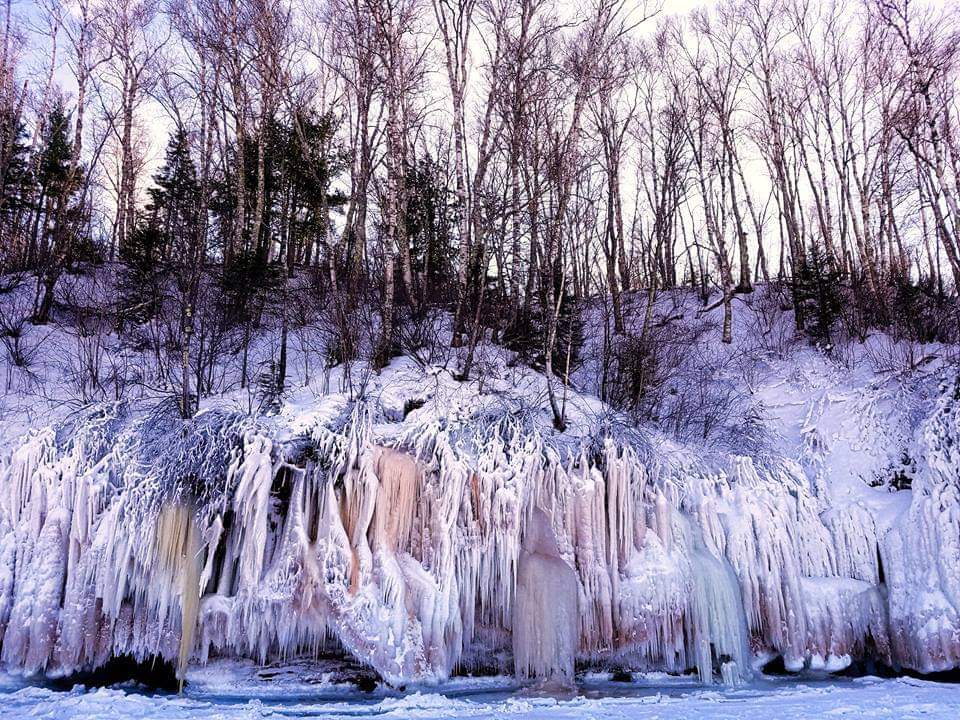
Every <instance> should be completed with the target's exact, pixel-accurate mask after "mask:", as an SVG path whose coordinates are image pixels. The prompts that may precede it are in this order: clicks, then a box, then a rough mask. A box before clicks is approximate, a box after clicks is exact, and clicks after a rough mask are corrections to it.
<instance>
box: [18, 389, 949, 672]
mask: <svg viewBox="0 0 960 720" xmlns="http://www.w3.org/2000/svg"><path fill="white" fill-rule="evenodd" d="M949 395H950V393H947V394H946V395H945V398H947V397H948V396H949ZM955 405H956V403H955V402H951V401H949V400H948V399H944V400H943V402H942V403H941V406H940V408H939V410H938V411H937V412H936V413H934V415H932V416H931V417H930V418H929V419H928V421H927V424H926V425H925V426H924V427H923V429H922V431H921V432H920V433H919V435H918V437H919V440H918V443H919V444H920V445H921V446H922V448H921V449H920V450H919V451H918V452H917V455H918V456H922V457H925V458H928V461H927V463H926V465H925V468H924V471H923V472H922V473H921V474H920V475H919V476H918V478H917V480H916V482H915V489H914V496H913V501H912V504H911V505H910V509H909V522H907V521H903V522H900V523H893V524H891V523H889V522H887V523H882V522H880V521H879V520H877V519H876V518H875V517H874V516H873V515H871V513H870V511H869V509H868V508H866V507H864V506H860V505H857V504H852V503H847V504H844V505H842V506H837V507H833V506H831V505H829V503H828V502H827V500H826V499H825V498H824V497H823V496H821V495H820V494H818V492H817V488H816V487H815V486H814V483H812V482H811V481H810V480H808V478H807V476H806V475H805V474H804V472H805V471H804V470H803V469H802V467H801V466H799V465H797V464H796V463H794V462H792V461H790V460H787V459H783V458H776V457H768V456H761V457H745V456H737V455H701V454H699V453H696V452H691V451H689V450H686V449H684V448H682V447H678V446H676V445H673V444H671V443H670V442H669V441H667V440H665V439H663V438H653V439H651V438H645V437H641V436H639V435H626V436H618V435H616V434H609V435H607V436H606V437H605V439H603V440H599V441H596V442H591V441H589V440H587V439H586V438H583V439H578V440H575V441H573V442H570V441H564V440H563V439H562V438H560V439H555V438H552V437H550V436H544V435H541V434H540V432H538V430H537V428H536V427H535V426H532V425H531V424H530V423H529V422H527V421H526V420H524V419H523V418H522V417H518V416H514V415H511V414H510V413H503V412H501V413H498V414H497V413H487V414H478V415H474V416H471V417H466V418H460V419H459V420H456V421H455V420H452V419H450V418H448V417H446V416H445V415H444V414H443V412H442V409H441V408H425V409H424V411H419V412H418V413H416V414H415V415H416V417H413V418H410V419H406V420H404V421H403V422H402V423H393V424H390V425H388V426H386V427H385V426H382V425H381V426H378V425H376V424H375V423H374V420H373V418H374V416H375V413H374V412H372V411H371V409H370V407H369V406H367V405H365V404H363V403H358V404H356V405H355V406H354V407H353V408H352V409H350V410H345V409H344V408H342V407H340V406H338V407H339V408H340V410H344V412H340V410H338V412H336V413H333V412H331V413H319V415H318V416H319V417H321V418H322V420H321V421H318V422H317V424H316V425H315V426H313V427H311V428H308V429H307V430H306V431H303V432H302V433H301V434H299V435H295V436H291V434H290V433H289V431H288V429H287V428H285V427H283V426H282V425H280V424H279V422H280V421H277V423H278V424H275V425H269V424H264V423H255V422H253V421H251V420H250V419H247V418H242V417H240V416H238V415H234V414H230V413H220V414H217V413H205V414H201V415H200V416H198V417H197V418H196V419H195V420H193V421H191V422H190V423H182V422H181V421H179V420H177V419H167V418H158V417H155V416H150V415H136V414H132V413H126V412H125V411H123V410H122V409H121V408H114V409H113V410H104V411H102V412H100V413H99V414H98V413H97V412H92V413H91V414H89V415H88V416H85V417H83V418H80V419H77V420H76V421H74V422H73V424H72V425H71V426H70V428H69V429H61V430H60V431H59V432H56V431H52V430H48V431H42V432H37V433H35V434H34V435H33V436H31V437H30V438H28V439H27V440H26V441H25V442H24V443H23V444H22V445H21V446H20V447H18V448H16V449H15V450H14V451H13V452H12V453H11V454H10V455H9V456H8V457H7V459H6V460H5V461H4V464H3V465H2V466H0V643H2V659H3V661H4V663H5V664H6V665H7V666H8V667H11V668H19V669H21V670H22V671H24V672H26V673H37V672H43V673H46V674H49V675H57V674H68V673H70V672H73V671H75V670H78V669H84V668H90V667H95V666H97V665H100V664H103V663H104V662H106V661H107V660H108V659H109V658H110V657H111V656H113V655H119V654H128V655H132V656H133V657H135V658H138V659H148V658H151V657H154V656H160V657H164V658H166V659H169V660H171V661H172V662H175V663H177V665H178V667H179V668H180V670H181V674H182V671H183V666H184V663H185V662H186V661H188V660H189V661H190V662H206V660H207V659H209V658H211V657H214V656H217V655H227V656H239V657H250V658H253V659H255V660H256V661H258V662H266V661H268V660H270V659H272V658H277V657H292V656H296V655H303V654H307V655H309V654H313V653H318V652H321V651H324V650H325V649H336V650H340V651H345V652H348V653H349V654H351V655H352V656H353V657H355V658H356V659H357V660H359V661H361V662H363V663H366V664H368V665H369V666H371V667H373V668H374V669H376V671H377V672H378V673H380V675H381V676H382V677H383V678H384V679H385V680H387V681H388V682H392V683H396V684H400V683H404V682H408V681H411V680H417V681H421V682H436V681H440V680H443V679H444V678H446V677H448V676H449V675H450V674H451V673H454V672H456V671H457V670H458V668H467V669H469V668H476V667H484V668H487V667H494V668H496V669H500V670H509V669H510V668H513V669H514V670H515V672H517V674H518V675H520V676H536V677H546V678H552V679H555V680H561V681H569V679H570V678H571V677H572V674H573V672H574V669H575V667H576V665H577V664H578V663H587V664H591V665H594V666H596V665H601V666H602V665H604V664H607V665H616V666H617V667H621V668H628V669H637V670H650V669H663V670H669V671H685V670H691V669H694V670H696V671H697V672H698V674H699V676H700V678H701V679H702V680H703V681H705V682H710V681H713V680H714V679H715V678H717V677H718V676H719V678H721V679H722V680H724V681H726V682H736V681H737V679H738V678H739V677H740V676H742V675H743V674H746V673H748V672H749V671H750V665H751V651H753V652H756V653H762V654H763V655H764V656H769V655H770V654H780V655H782V656H783V658H784V663H785V665H786V666H787V667H788V668H791V669H799V668H801V667H803V666H812V667H839V666H841V665H843V664H844V663H847V662H850V661H851V660H852V659H854V658H857V657H865V656H871V657H876V658H878V659H880V660H883V661H884V662H890V663H892V664H897V663H899V664H902V665H905V666H908V667H913V668H917V669H924V670H926V669H943V668H946V667H953V666H956V665H957V664H960V648H958V643H957V641H956V637H957V629H958V628H960V620H958V613H957V608H958V607H960V578H958V572H960V571H958V570H957V567H958V559H960V539H958V538H960V532H958V528H960V490H958V480H957V474H956V473H957V467H958V464H960V458H957V456H956V447H958V442H957V438H958V437H960V432H958V428H957V411H956V409H955ZM426 410H429V412H426ZM418 418H419V419H418ZM158 438H162V440H161V439H158ZM824 442H826V439H824ZM161 448H162V450H161ZM151 528H154V529H155V531H154V532H150V529H151ZM877 549H879V551H877ZM878 556H879V560H878ZM881 563H882V570H881Z"/></svg>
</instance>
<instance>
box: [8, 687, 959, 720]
mask: <svg viewBox="0 0 960 720" xmlns="http://www.w3.org/2000/svg"><path fill="white" fill-rule="evenodd" d="M664 680H665V679H664V678H656V677H654V678H651V679H650V680H647V681H642V680H641V681H639V682H634V683H610V682H603V681H593V682H591V681H587V682H585V683H583V684H582V685H581V686H580V687H579V690H578V694H577V695H576V696H575V697H572V698H569V699H558V698H553V697H549V696H539V697H538V696H536V695H535V694H531V693H529V692H525V691H517V690H514V689H513V688H512V687H511V681H510V680H509V679H506V678H499V679H498V678H486V679H483V680H459V681H451V684H450V685H449V686H447V688H446V690H445V692H443V693H442V694H441V693H437V692H425V691H421V692H417V691H412V692H409V693H406V694H390V695H384V694H382V693H380V694H378V693H372V694H371V695H369V696H367V695H364V696H359V695H358V694H357V693H356V692H355V691H352V692H351V691H342V690H338V689H337V688H335V687H334V688H326V687H320V688H317V687H316V686H315V687H314V688H313V689H312V692H309V693H305V692H304V690H303V689H302V688H301V687H299V686H297V685H294V686H292V687H286V686H283V687H279V688H276V689H274V690H273V691H272V692H266V691H264V690H263V689H262V688H260V690H259V691H257V690H256V689H253V688H250V687H248V686H243V685H241V686H239V687H235V688H234V689H233V692H231V691H230V688H228V687H223V686H222V685H220V686H218V687H217V688H216V689H210V688H208V687H205V686H199V687H197V688H192V687H189V688H188V689H187V690H186V692H185V694H184V695H183V696H176V695H151V694H142V693H141V692H139V691H138V690H137V689H136V688H129V687H122V688H118V687H114V688H100V689H92V690H86V689H84V688H82V687H75V688H73V689H72V690H69V691H56V690H51V689H49V688H44V687H36V686H26V687H22V686H20V685H19V684H18V681H16V680H15V679H11V678H3V679H2V680H0V716H2V717H4V718H5V719H7V718H9V719H10V720H16V719H19V718H49V719H50V720H68V719H70V720H81V719H90V720H94V719H96V720H101V719H103V720H106V719H107V718H137V719H138V720H149V719H150V718H162V719H163V720H188V719H190V720H192V719H194V718H205V719H208V718H209V719H214V718H215V719H218V720H219V719H223V720H232V719H234V718H237V719H239V718H266V717H276V718H283V717H287V718H294V717H310V718H320V719H323V718H329V719H330V720H336V719H339V718H364V717H377V718H417V719H419V720H430V719H432V718H437V719H439V718H473V719H475V720H487V719H489V720H493V719H494V718H496V719H498V720H499V719H500V718H510V719H512V720H524V719H527V718H529V719H531V720H532V719H534V718H537V719H543V720H549V719H552V718H557V719H559V718H577V720H592V719H598V720H599V719H600V718H604V719H610V720H614V719H617V718H622V719H623V720H639V719H643V718H650V719H651V720H653V719H660V718H671V719H673V718H678V719H679V718H682V719H684V720H688V719H689V720H694V719H696V720H739V719H740V718H744V719H749V720H767V719H770V720H784V719H788V720H808V719H809V720H823V719H824V718H845V717H848V718H867V719H878V720H879V719H883V720H913V719H920V718H923V719H924V720H955V719H956V718H957V717H960V686H957V685H946V684H941V683H935V682H928V681H923V680H915V679H911V678H900V679H895V680H881V679H878V678H872V677H867V678H860V679H856V680H849V679H830V680H807V681H796V680H759V681H756V682H754V683H751V684H750V685H749V686H746V687H741V688H737V689H723V690H717V689H710V690H707V689H703V688H699V687H696V686H692V685H690V684H689V681H673V682H669V681H668V682H664Z"/></svg>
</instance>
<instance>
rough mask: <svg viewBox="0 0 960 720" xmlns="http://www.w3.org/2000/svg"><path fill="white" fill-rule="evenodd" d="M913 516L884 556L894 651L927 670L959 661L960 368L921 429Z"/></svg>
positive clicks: (894, 530)
mask: <svg viewBox="0 0 960 720" xmlns="http://www.w3.org/2000/svg"><path fill="white" fill-rule="evenodd" d="M911 452H912V454H913V456H914V457H921V458H924V460H925V462H924V464H923V466H922V469H921V471H920V472H918V473H917V475H916V477H915V478H914V480H913V498H912V502H911V504H910V508H909V510H908V511H907V516H906V517H905V518H903V519H902V521H901V522H898V523H896V524H895V525H894V526H893V527H891V528H890V529H889V530H888V532H887V533H886V534H885V536H884V537H883V539H882V540H881V543H880V555H881V557H882V559H883V566H884V569H885V572H886V580H887V586H888V587H890V588H892V589H898V590H899V592H891V593H890V597H889V611H890V635H891V638H890V641H891V643H892V650H893V656H894V658H895V659H897V660H898V661H899V662H900V663H902V664H904V665H906V666H907V667H911V668H914V669H916V670H920V671H923V672H932V671H938V670H948V669H951V668H955V667H957V666H960V375H958V376H957V377H956V378H953V379H952V380H951V381H950V382H948V383H947V385H946V387H945V389H944V392H943V393H942V395H941V397H940V399H939V401H938V402H937V404H936V406H935V408H934V411H933V412H932V413H931V414H930V416H929V417H928V418H927V419H926V421H925V422H924V423H923V424H922V426H921V427H920V429H919V431H918V433H917V440H916V443H915V447H913V448H912V449H911Z"/></svg>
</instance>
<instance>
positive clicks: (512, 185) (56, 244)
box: [0, 0, 960, 428]
mask: <svg viewBox="0 0 960 720" xmlns="http://www.w3.org/2000/svg"><path fill="white" fill-rule="evenodd" d="M956 10H957V9H956V7H955V6H953V7H951V6H950V4H949V3H948V4H946V5H943V6H941V5H925V4H922V3H920V2H917V0H863V1H860V0H836V1H835V2H829V3H821V2H811V1H809V0H720V1H719V2H716V3H713V4H709V5H706V6H704V7H702V8H699V9H692V10H689V11H687V12H684V13H676V14H671V13H670V8H669V7H665V6H661V5H660V4H657V3H655V2H641V3H637V2H632V1H629V0H590V2H587V3H585V4H583V5H582V6H577V7H572V6H570V5H568V4H567V3H563V2H559V1H557V0H429V1H428V0H326V1H325V2H321V3H313V2H301V1H299V0H242V1H237V0H168V1H164V0H116V1H114V2H99V1H98V0H37V1H36V2H35V3H33V2H31V3H29V4H27V5H26V6H25V5H24V4H22V3H19V4H18V3H13V2H12V0H6V2H5V6H4V9H3V15H4V31H3V33H4V34H3V53H2V60H0V278H2V284H0V293H2V294H3V295H5V296H7V297H8V298H16V300H9V301H6V302H3V303H0V306H2V308H3V310H2V317H0V324H2V328H0V335H2V338H3V345H4V348H5V350H6V352H7V354H8V356H9V357H8V360H9V364H10V366H11V367H13V368H18V369H19V370H18V372H20V375H21V377H19V378H18V379H15V380H13V379H11V377H9V376H8V378H7V389H8V391H9V390H11V389H13V386H12V385H11V383H14V384H16V383H17V382H20V383H23V382H26V383H30V382H34V383H35V382H36V378H33V379H32V380H31V366H32V364H33V362H34V360H35V356H36V355H37V353H38V352H40V349H39V347H38V346H37V344H36V343H35V342H34V341H31V339H30V337H31V334H30V333H29V332H28V330H27V328H28V325H31V324H32V325H35V326H44V325H46V324H48V323H50V322H59V323H61V324H64V325H67V326H69V327H70V328H71V332H73V333H74V335H75V336H76V342H77V348H78V349H77V353H78V354H79V355H80V357H81V359H80V360H78V362H77V363H76V365H77V366H76V367H75V368H74V370H73V380H72V384H73V387H74V388H75V392H74V395H75V397H76V399H79V400H82V401H87V402H88V401H92V400H102V399H115V400H119V399H123V398H126V397H131V396H142V395H150V396H156V395H163V396H170V397H175V398H176V399H177V403H178V407H179V408H180V412H181V413H182V414H183V416H184V417H189V416H191V415H192V414H193V413H194V411H195V410H196V409H197V407H198V404H199V403H200V401H201V399H202V398H204V397H207V396H211V395H215V394H217V393H220V392H223V391H224V390H226V389H230V388H235V387H237V386H239V387H241V388H245V387H249V386H254V385H256V386H258V387H260V388H262V389H264V390H263V391H264V392H265V393H267V394H268V395H275V396H280V395H282V394H283V393H284V390H285V388H286V386H287V385H288V384H289V381H288V374H289V371H288V367H287V365H288V360H287V358H288V344H289V343H292V342H294V341H295V340H294V339H295V338H298V339H299V340H298V342H300V343H301V345H308V344H310V343H314V344H315V346H316V347H321V345H322V348H323V349H322V351H318V353H317V354H318V358H317V360H316V363H315V364H316V366H317V367H316V371H317V372H321V371H322V370H323V368H329V367H334V366H344V367H347V368H349V367H351V366H352V365H353V364H355V363H357V362H362V363H364V364H365V366H368V367H370V368H372V369H374V370H376V369H377V368H381V367H383V366H385V365H386V364H387V363H388V362H389V361H390V359H391V358H392V357H395V356H397V355H400V354H406V355H413V356H416V357H423V358H425V359H426V361H427V362H428V364H429V363H431V362H433V363H435V362H437V358H438V357H446V358H449V357H451V355H450V349H453V350H455V351H456V353H455V358H454V360H452V361H451V362H453V364H454V365H455V368H454V370H455V372H456V374H457V375H458V376H459V377H460V378H461V379H463V380H467V379H470V378H474V379H476V378H477V377H478V376H480V375H482V373H483V369H482V367H478V361H477V347H478V346H482V345H483V344H485V343H497V344H500V345H502V346H505V347H507V348H510V349H511V350H513V351H515V352H517V353H518V357H519V358H520V360H521V361H522V362H524V363H526V364H529V365H531V366H533V367H535V368H537V369H538V370H542V371H543V372H544V373H545V376H546V377H547V379H548V389H549V402H550V407H551V410H552V413H553V416H554V424H555V426H556V427H557V428H562V427H563V426H564V423H565V418H564V413H563V407H562V395H563V390H562V388H564V387H565V386H566V385H567V384H568V382H569V378H570V376H571V372H572V369H574V368H575V367H576V365H577V363H578V362H580V360H581V357H580V351H581V349H582V345H583V338H584V335H585V334H586V333H589V334H592V335H593V336H595V337H602V342H601V343H600V345H599V347H600V351H599V352H600V356H601V358H602V362H601V363H600V365H601V366H602V367H601V370H599V371H598V372H600V375H601V378H600V380H599V382H598V383H597V386H598V387H599V394H600V397H601V399H602V400H604V401H606V402H608V403H611V404H612V405H614V406H615V407H617V408H619V409H621V410H625V411H628V412H635V413H639V414H641V415H642V414H643V413H644V412H648V413H649V412H650V407H649V403H648V402H647V401H646V399H645V398H648V397H649V396H650V394H651V393H653V392H654V391H655V389H656V387H657V385H658V383H660V382H662V378H663V376H664V375H665V373H667V370H664V368H665V367H668V366H669V365H670V363H671V362H674V363H675V360H671V358H675V357H676V356H678V355H682V354H683V352H685V350H684V348H689V346H690V343H691V342H692V339H691V338H689V337H685V336H684V334H683V331H682V330H680V329H679V328H678V327H677V326H676V324H675V321H676V320H677V319H679V318H680V317H681V316H682V313H679V311H678V315H677V316H672V315H671V314H670V313H669V312H666V313H663V312H654V309H655V308H656V307H657V301H658V299H659V298H661V297H662V296H664V293H672V292H674V291H682V292H684V293H686V294H687V295H689V296H691V297H696V299H697V300H696V306H697V308H698V309H697V310H696V313H697V314H698V315H699V314H703V313H708V312H713V311H715V310H718V311H720V310H722V322H720V323H718V327H717V328H716V329H715V332H716V333H718V334H719V336H720V339H721V340H722V342H723V343H731V342H732V341H733V337H734V335H735V334H736V333H738V332H742V333H747V334H758V335H764V334H769V333H770V332H771V327H770V326H769V325H768V326H767V327H758V326H756V324H755V323H754V324H752V325H751V326H749V327H740V328H738V314H740V307H741V306H742V303H743V302H744V301H745V300H746V301H749V302H751V303H752V302H753V300H752V299H751V294H752V293H754V292H755V289H756V288H758V287H760V288H762V289H763V298H762V301H758V302H760V304H761V305H764V306H765V307H766V306H769V308H770V311H771V312H772V311H773V310H777V311H782V312H788V313H789V314H790V315H791V316H792V318H793V330H792V332H793V335H794V337H795V338H796V339H801V340H803V341H806V342H809V343H811V344H813V345H815V346H817V347H819V348H821V349H822V350H823V351H824V352H826V353H828V354H834V355H842V354H843V347H844V346H845V345H848V344H850V343H858V342H859V343H862V342H863V341H864V340H865V339H866V338H867V337H869V336H870V335H871V333H873V332H875V331H879V332H883V333H886V334H887V335H889V336H891V337H895V338H897V339H901V340H905V341H908V342H913V343H926V342H943V343H951V342H955V341H956V340H957V339H958V318H960V306H958V302H957V288H958V283H960V185H958V182H960V130H958V127H960V99H958V94H957V90H958V77H960V75H958V70H960V64H958V63H960V57H958V55H960V42H958V34H960V29H958V28H960V26H958V24H957V22H956V20H957V17H956ZM760 315H761V316H764V312H761V313H760ZM307 327H309V328H312V329H313V331H315V332H313V334H311V335H310V337H309V338H308V337H307V333H305V332H303V329H304V328H307ZM264 328H266V329H267V330H268V331H269V332H268V335H269V341H268V344H269V352H268V355H269V358H268V360H266V361H264V360H262V359H261V360H257V361H254V360H252V359H250V358H249V350H250V346H251V343H253V342H254V341H255V339H256V338H257V337H262V336H263V332H262V331H263V329H264ZM318 334H319V335H318ZM107 336H110V337H111V338H114V339H115V340H111V342H115V343H116V346H117V347H120V348H124V347H130V348H134V349H136V350H137V351H138V352H142V353H145V355H144V356H145V357H148V358H152V359H151V361H150V362H149V363H147V365H146V366H144V365H143V363H139V362H138V363H135V364H134V365H136V366H135V367H131V366H130V364H129V363H127V364H124V362H123V361H122V360H118V359H117V355H116V354H115V353H114V354H112V355H111V356H110V357H109V358H107V357H106V353H104V352H103V350H102V347H103V345H104V343H105V342H106V340H105V339H104V338H106V337H107ZM317 336H319V337H321V338H322V339H321V340H316V337H317ZM310 338H313V339H310ZM442 346H443V347H442ZM921 355H922V353H921ZM224 358H233V359H239V360H238V362H236V363H234V364H233V365H231V369H230V370H229V371H226V370H224V369H223V365H224V362H225V361H224ZM922 359H923V358H922V357H918V358H913V359H911V360H910V362H914V361H917V362H919V361H921V360H922ZM347 372H348V375H349V370H348V371H347ZM310 374H311V373H310V370H309V368H307V369H305V375H307V376H309V375H310Z"/></svg>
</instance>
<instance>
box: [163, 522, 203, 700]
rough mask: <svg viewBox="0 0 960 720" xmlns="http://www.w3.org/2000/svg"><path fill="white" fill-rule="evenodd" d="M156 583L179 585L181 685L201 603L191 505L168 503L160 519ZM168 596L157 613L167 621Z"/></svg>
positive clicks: (165, 585) (178, 660) (196, 539)
mask: <svg viewBox="0 0 960 720" xmlns="http://www.w3.org/2000/svg"><path fill="white" fill-rule="evenodd" d="M156 538H157V540H156V543H157V544H156V554H157V557H156V571H155V572H154V573H153V578H154V580H155V582H156V583H157V584H158V585H159V586H160V587H162V588H164V589H165V588H166V587H168V586H170V587H176V588H177V590H178V591H179V596H180V597H179V600H180V643H179V646H178V651H177V678H178V679H179V681H180V687H181V688H182V687H183V681H184V678H185V677H186V670H187V661H188V660H189V659H190V655H191V653H192V652H193V645H194V632H195V630H196V627H197V615H198V612H199V604H200V592H201V587H200V542H199V538H198V537H197V529H196V525H195V523H194V519H193V513H192V511H191V508H190V507H188V506H186V505H182V504H176V505H169V504H168V505H165V506H164V507H163V508H162V509H161V510H160V515H159V516H158V518H157V529H156ZM168 601H169V595H168V594H167V593H165V592H161V593H160V597H159V598H158V600H157V602H158V603H159V605H160V607H159V608H158V610H157V614H158V616H159V618H160V622H161V623H162V622H164V621H165V618H166V615H167V613H168V611H169V608H167V607H166V603H167V602H168Z"/></svg>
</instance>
